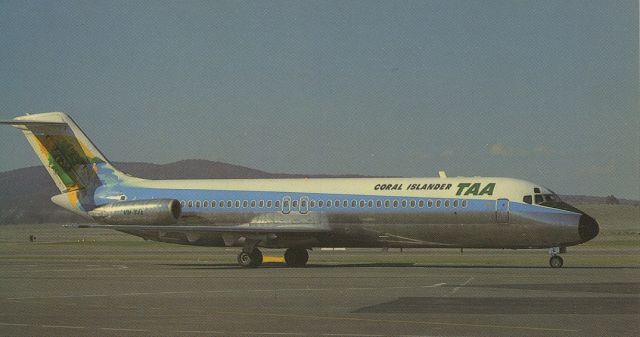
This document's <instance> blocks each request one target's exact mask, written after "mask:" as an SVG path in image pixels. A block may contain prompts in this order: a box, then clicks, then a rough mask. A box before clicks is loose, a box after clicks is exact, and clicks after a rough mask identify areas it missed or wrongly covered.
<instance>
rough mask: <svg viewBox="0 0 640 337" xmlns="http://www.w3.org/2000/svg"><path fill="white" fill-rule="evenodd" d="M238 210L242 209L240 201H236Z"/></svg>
mask: <svg viewBox="0 0 640 337" xmlns="http://www.w3.org/2000/svg"><path fill="white" fill-rule="evenodd" d="M236 208H240V200H236Z"/></svg>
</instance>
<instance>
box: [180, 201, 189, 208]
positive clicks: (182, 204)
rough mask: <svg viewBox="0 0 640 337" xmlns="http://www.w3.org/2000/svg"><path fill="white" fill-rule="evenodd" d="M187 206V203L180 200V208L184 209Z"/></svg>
mask: <svg viewBox="0 0 640 337" xmlns="http://www.w3.org/2000/svg"><path fill="white" fill-rule="evenodd" d="M186 204H187V203H186V202H185V201H184V200H180V206H182V208H184V206H185V205H186Z"/></svg>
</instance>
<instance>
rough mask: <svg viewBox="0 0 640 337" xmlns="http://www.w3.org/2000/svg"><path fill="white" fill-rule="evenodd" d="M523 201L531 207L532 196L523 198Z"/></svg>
mask: <svg viewBox="0 0 640 337" xmlns="http://www.w3.org/2000/svg"><path fill="white" fill-rule="evenodd" d="M522 201H524V202H526V203H527V204H529V205H531V202H532V201H531V196H530V195H525V196H524V198H522Z"/></svg>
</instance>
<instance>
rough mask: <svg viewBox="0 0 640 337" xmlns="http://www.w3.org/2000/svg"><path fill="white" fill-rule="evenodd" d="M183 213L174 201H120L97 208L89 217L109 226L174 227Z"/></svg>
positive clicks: (178, 203) (177, 202) (90, 212)
mask: <svg viewBox="0 0 640 337" xmlns="http://www.w3.org/2000/svg"><path fill="white" fill-rule="evenodd" d="M181 213H182V207H181V206H180V202H179V201H178V200H174V199H149V200H134V201H118V202H114V203H111V204H107V205H103V206H99V207H96V208H95V209H94V210H92V211H89V215H90V216H91V217H92V218H93V219H94V220H96V221H98V222H101V223H104V224H107V225H173V224H175V223H176V222H178V219H179V218H180V215H181Z"/></svg>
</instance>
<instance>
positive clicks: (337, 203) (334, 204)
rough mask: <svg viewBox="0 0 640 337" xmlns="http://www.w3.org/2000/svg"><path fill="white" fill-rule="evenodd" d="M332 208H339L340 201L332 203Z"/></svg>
mask: <svg viewBox="0 0 640 337" xmlns="http://www.w3.org/2000/svg"><path fill="white" fill-rule="evenodd" d="M329 206H331V204H329ZM333 207H336V208H338V207H340V200H336V201H334V202H333Z"/></svg>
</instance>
